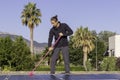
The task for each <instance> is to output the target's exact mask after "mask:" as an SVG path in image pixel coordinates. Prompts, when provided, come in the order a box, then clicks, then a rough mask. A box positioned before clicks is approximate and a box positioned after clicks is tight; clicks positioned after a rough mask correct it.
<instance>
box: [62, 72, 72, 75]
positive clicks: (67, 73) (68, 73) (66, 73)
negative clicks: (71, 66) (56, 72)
mask: <svg viewBox="0 0 120 80" xmlns="http://www.w3.org/2000/svg"><path fill="white" fill-rule="evenodd" d="M61 74H65V75H70V72H63V73H61Z"/></svg>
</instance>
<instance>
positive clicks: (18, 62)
mask: <svg viewBox="0 0 120 80" xmlns="http://www.w3.org/2000/svg"><path fill="white" fill-rule="evenodd" d="M11 57H13V58H12V65H13V67H14V69H15V70H16V71H20V70H31V69H32V68H33V67H34V61H33V59H31V56H30V49H29V47H28V46H27V44H26V42H25V41H24V40H23V38H22V37H18V38H16V39H15V41H14V43H13V54H12V55H11Z"/></svg>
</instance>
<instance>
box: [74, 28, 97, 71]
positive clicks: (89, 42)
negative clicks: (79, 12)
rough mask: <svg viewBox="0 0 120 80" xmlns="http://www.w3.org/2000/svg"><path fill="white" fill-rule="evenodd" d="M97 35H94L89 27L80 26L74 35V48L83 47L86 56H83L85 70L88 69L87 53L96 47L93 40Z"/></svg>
mask: <svg viewBox="0 0 120 80" xmlns="http://www.w3.org/2000/svg"><path fill="white" fill-rule="evenodd" d="M94 39H95V37H94V36H93V35H92V33H91V32H90V31H89V30H88V28H87V27H86V28H83V27H80V28H78V29H77V31H76V32H75V34H74V35H73V38H72V41H73V42H74V43H73V47H74V48H78V49H79V48H80V47H82V50H83V53H84V57H83V66H84V68H85V70H87V67H86V61H87V54H88V53H90V52H91V51H92V50H93V49H94V48H95V45H94V44H93V40H94Z"/></svg>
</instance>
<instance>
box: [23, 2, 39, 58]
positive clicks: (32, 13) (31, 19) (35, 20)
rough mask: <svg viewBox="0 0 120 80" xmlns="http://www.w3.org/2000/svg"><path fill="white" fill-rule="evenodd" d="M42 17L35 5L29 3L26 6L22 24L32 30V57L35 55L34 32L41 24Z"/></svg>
mask: <svg viewBox="0 0 120 80" xmlns="http://www.w3.org/2000/svg"><path fill="white" fill-rule="evenodd" d="M40 17H41V12H40V9H37V7H36V4H35V3H31V2H29V3H28V4H27V5H25V7H24V9H23V11H22V15H21V19H22V24H23V25H25V26H28V27H29V29H30V51H31V54H32V56H33V54H34V44H33V30H34V27H35V26H38V25H39V23H41V19H40Z"/></svg>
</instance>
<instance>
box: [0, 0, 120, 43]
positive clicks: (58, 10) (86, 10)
mask: <svg viewBox="0 0 120 80" xmlns="http://www.w3.org/2000/svg"><path fill="white" fill-rule="evenodd" d="M28 2H34V3H36V4H37V7H38V8H39V9H40V10H41V13H42V17H41V20H42V23H41V24H40V25H39V26H38V27H36V28H35V29H34V40H35V41H38V42H40V43H42V42H47V41H48V33H49V29H50V28H51V27H52V26H51V24H50V18H51V17H52V16H54V15H56V14H57V15H58V18H59V20H60V21H61V22H64V23H67V24H68V25H69V26H70V27H71V28H72V29H73V31H75V30H76V29H77V28H78V27H80V26H84V27H86V26H87V27H89V29H90V30H96V31H97V32H100V31H103V30H108V31H113V32H117V33H118V34H120V0H1V1H0V31H2V32H8V33H12V34H17V35H22V36H23V37H25V38H27V39H29V37H30V36H29V29H28V27H26V26H23V25H22V23H21V19H20V16H21V12H22V10H23V8H24V6H25V5H26V4H28Z"/></svg>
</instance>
